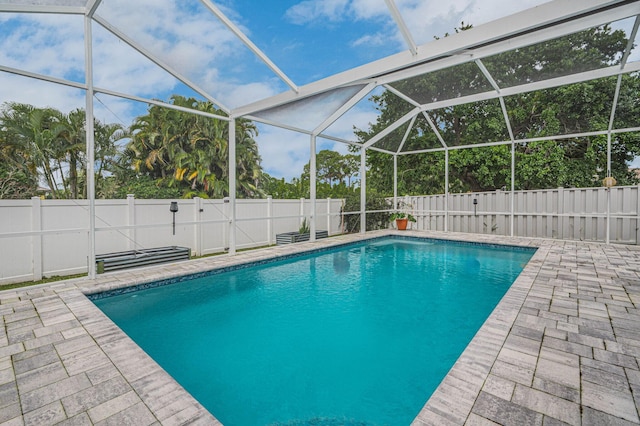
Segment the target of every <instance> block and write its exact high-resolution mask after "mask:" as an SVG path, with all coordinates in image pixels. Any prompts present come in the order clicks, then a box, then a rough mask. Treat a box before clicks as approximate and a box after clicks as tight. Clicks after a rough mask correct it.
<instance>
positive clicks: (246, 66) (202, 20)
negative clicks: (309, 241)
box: [0, 0, 544, 180]
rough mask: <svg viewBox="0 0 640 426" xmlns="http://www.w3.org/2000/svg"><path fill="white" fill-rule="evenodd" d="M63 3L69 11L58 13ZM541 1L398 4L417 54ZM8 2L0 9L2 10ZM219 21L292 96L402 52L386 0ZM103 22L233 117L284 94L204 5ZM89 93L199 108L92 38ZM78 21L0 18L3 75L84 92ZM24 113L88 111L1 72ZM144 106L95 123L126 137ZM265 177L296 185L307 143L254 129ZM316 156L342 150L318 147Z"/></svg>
mask: <svg viewBox="0 0 640 426" xmlns="http://www.w3.org/2000/svg"><path fill="white" fill-rule="evenodd" d="M62 2H63V3H64V2H65V1H62ZM543 2H544V1H542V0H520V1H513V0H451V1H448V2H442V1H435V0H396V5H397V7H398V9H399V11H400V13H401V15H402V16H403V19H404V20H405V22H406V24H407V27H408V28H409V29H410V31H411V33H412V36H413V38H414V40H415V42H416V43H417V44H418V45H419V44H423V43H426V42H429V41H432V40H433V38H434V36H443V35H444V34H446V33H453V32H454V31H455V28H456V27H457V26H459V25H460V23H461V22H464V23H471V24H473V25H476V26H477V25H480V24H482V23H486V22H489V21H491V20H494V19H497V18H500V17H502V16H506V15H509V14H511V13H515V12H518V11H520V10H524V9H527V8H529V7H534V6H536V5H539V4H541V3H543ZM2 3H3V0H0V4H2ZM213 4H214V5H215V6H216V7H217V8H218V9H220V10H221V11H222V12H223V13H224V14H225V15H226V16H227V17H228V18H229V19H230V20H231V21H232V22H233V23H234V25H236V26H237V27H238V28H239V29H240V30H241V31H242V32H243V33H244V34H245V35H246V36H247V37H248V38H249V39H250V40H251V41H252V42H253V43H254V44H255V45H256V46H257V47H258V48H259V49H260V50H261V51H263V52H264V53H265V54H266V55H267V56H268V57H269V58H270V59H271V61H272V62H273V63H275V64H276V66H277V67H278V68H279V69H280V70H281V71H282V72H283V73H284V74H286V75H287V77H288V78H290V79H291V80H292V81H293V82H294V83H295V84H296V85H298V86H302V85H305V84H308V83H310V82H313V81H316V80H318V79H321V78H324V77H327V76H330V75H333V74H335V73H338V72H341V71H345V70H348V69H350V68H353V67H355V66H359V65H362V64H365V63H368V62H370V61H373V60H376V59H381V58H383V57H385V56H388V55H392V54H394V53H398V52H400V51H402V50H406V49H407V46H406V44H405V42H404V40H403V38H402V36H401V34H400V32H399V30H398V27H397V26H396V25H395V23H394V21H393V19H392V17H391V15H390V13H389V11H388V9H387V6H386V4H385V1H384V0H303V1H293V0H270V1H267V2H265V1H264V0H217V1H213ZM97 17H98V18H99V19H98V21H99V22H102V23H105V25H108V26H111V27H112V28H113V29H114V31H119V32H121V33H123V34H124V35H126V36H127V37H129V38H130V39H132V40H134V41H135V42H136V43H139V44H141V45H143V46H145V47H146V48H147V49H148V50H149V52H150V53H151V54H153V55H155V56H156V57H157V58H159V59H160V60H161V61H163V62H164V63H166V64H168V65H169V66H170V67H172V68H173V69H174V70H176V71H178V72H179V73H180V74H181V75H182V76H183V77H184V78H185V79H188V80H189V81H190V82H191V83H192V86H193V85H195V86H198V87H199V88H202V89H203V90H204V91H207V92H208V93H211V94H212V95H213V98H214V100H215V102H216V104H217V105H219V106H223V107H225V108H234V107H237V106H241V105H244V104H247V103H250V102H253V101H255V100H258V99H262V98H266V97H269V96H272V95H275V94H277V93H281V92H283V91H286V90H288V86H287V85H286V83H285V82H283V81H282V79H280V78H279V77H278V76H277V74H275V73H273V72H272V71H271V70H270V69H269V68H268V67H267V66H266V65H265V64H264V63H263V62H262V61H261V60H259V59H258V58H256V57H255V55H253V53H252V52H250V51H249V50H248V49H247V48H246V47H245V46H244V45H243V44H242V43H241V42H240V41H239V40H238V38H237V37H236V36H235V35H234V34H233V33H232V32H231V31H229V30H228V29H227V28H226V27H225V26H224V25H223V24H222V23H221V22H220V21H219V20H218V18H217V17H215V16H214V15H213V14H212V13H210V11H209V10H207V9H206V8H205V6H204V5H203V3H202V2H200V1H199V0H180V1H179V2H177V1H174V0H136V1H133V2H132V1H130V0H103V1H102V3H101V5H100V6H99V8H98V9H97ZM92 28H93V37H94V41H93V69H94V74H93V77H94V84H95V86H96V87H100V88H104V89H110V90H114V91H119V92H125V93H128V94H133V95H136V96H140V97H145V98H154V99H161V100H168V99H169V97H170V96H171V95H172V94H176V93H177V94H181V95H185V96H195V97H197V98H200V99H202V96H201V95H200V94H198V93H197V92H196V91H194V90H192V89H191V88H189V87H188V86H186V85H184V84H183V83H181V82H180V81H179V80H178V79H176V78H175V77H173V76H172V75H170V74H169V73H167V72H166V71H164V70H163V69H161V68H160V67H158V66H157V65H156V64H154V63H153V62H151V61H150V60H148V59H147V58H145V57H144V56H143V55H141V54H140V53H139V52H137V51H135V50H134V49H132V48H131V47H129V46H128V45H127V44H126V43H124V42H123V41H121V40H119V39H118V38H117V37H115V36H114V35H113V34H112V33H111V32H109V31H107V30H106V29H105V28H104V27H103V26H102V25H101V24H99V23H94V24H93V26H92ZM83 29H84V24H83V19H82V17H79V16H67V15H49V14H48V15H44V14H16V13H0V65H2V66H5V67H12V68H17V69H20V70H26V71H29V72H34V73H38V74H44V75H47V76H52V77H56V78H61V79H66V80H70V81H74V82H78V83H83V82H84V81H85V71H84V68H85V67H84V46H83V44H84V38H83ZM9 101H12V102H23V103H29V104H32V105H35V106H39V107H44V106H50V107H54V108H57V109H59V110H61V111H64V112H68V111H71V110H73V109H76V108H84V106H85V100H84V92H83V91H82V90H80V89H75V88H69V87H65V86H61V85H58V84H52V83H46V82H42V81H39V80H35V79H31V78H27V77H22V76H16V75H13V74H9V73H4V72H0V104H1V103H4V102H9ZM146 108H147V105H146V104H142V103H138V102H133V101H128V100H124V99H121V98H117V97H112V96H107V95H104V94H98V95H97V96H96V99H95V109H96V118H97V119H99V120H100V121H103V122H108V123H120V124H123V125H125V126H128V125H129V124H131V122H132V121H133V119H134V118H135V117H136V116H138V115H142V114H144V113H145V111H146ZM375 116H376V111H375V109H374V108H373V106H372V105H371V104H370V103H369V102H367V101H366V100H365V101H363V102H361V103H359V104H358V105H357V106H356V108H354V110H353V111H350V112H349V113H348V115H347V116H345V117H343V119H341V120H339V122H336V123H335V125H334V126H332V128H331V129H330V132H329V133H331V134H332V135H334V136H338V137H341V138H344V139H349V140H353V139H354V137H353V126H356V127H357V128H361V129H366V128H367V127H368V123H371V122H373V121H374V120H375ZM256 140H257V142H258V145H259V150H260V154H261V156H262V166H263V168H264V169H265V171H266V172H267V173H269V174H270V175H272V176H275V177H284V178H286V179H287V180H289V179H291V178H292V177H297V176H299V175H300V173H301V172H302V169H303V166H304V164H306V163H307V162H308V160H309V155H310V153H309V136H308V135H303V134H298V133H295V132H292V131H288V130H283V129H279V128H275V127H272V126H267V125H259V135H258V137H257V138H256ZM318 149H336V150H338V151H339V152H342V153H346V152H347V149H346V146H345V145H343V144H340V143H335V142H332V141H328V140H323V139H321V140H319V147H318Z"/></svg>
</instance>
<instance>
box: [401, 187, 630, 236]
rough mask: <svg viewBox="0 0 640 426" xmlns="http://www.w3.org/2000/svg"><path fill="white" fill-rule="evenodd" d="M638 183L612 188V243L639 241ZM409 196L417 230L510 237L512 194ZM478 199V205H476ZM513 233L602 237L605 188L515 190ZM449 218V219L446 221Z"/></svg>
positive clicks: (406, 199) (604, 216) (605, 199)
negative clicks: (446, 201) (447, 200)
mask: <svg viewBox="0 0 640 426" xmlns="http://www.w3.org/2000/svg"><path fill="white" fill-rule="evenodd" d="M638 189H639V187H638V186H619V187H613V188H611V208H610V218H611V223H610V230H609V232H610V241H611V242H615V243H624V244H638V241H640V217H639V213H640V198H639V197H638V193H639V191H638ZM448 199H449V202H448V212H447V209H446V208H445V205H446V204H445V200H446V198H445V195H430V196H417V197H405V203H407V204H408V205H409V206H410V209H411V210H412V213H413V215H414V216H415V217H416V219H417V222H416V224H415V226H416V228H417V229H424V230H439V231H444V230H445V221H446V222H447V230H448V231H452V232H472V233H480V234H497V235H511V192H506V191H494V192H480V193H465V194H449V195H448ZM474 200H475V204H474ZM513 207H514V209H513V211H514V215H513V235H514V236H522V237H539V238H557V239H567V240H581V241H601V242H604V241H605V239H606V232H607V189H606V188H557V189H547V190H538V191H516V192H514V194H513ZM446 218H448V220H446Z"/></svg>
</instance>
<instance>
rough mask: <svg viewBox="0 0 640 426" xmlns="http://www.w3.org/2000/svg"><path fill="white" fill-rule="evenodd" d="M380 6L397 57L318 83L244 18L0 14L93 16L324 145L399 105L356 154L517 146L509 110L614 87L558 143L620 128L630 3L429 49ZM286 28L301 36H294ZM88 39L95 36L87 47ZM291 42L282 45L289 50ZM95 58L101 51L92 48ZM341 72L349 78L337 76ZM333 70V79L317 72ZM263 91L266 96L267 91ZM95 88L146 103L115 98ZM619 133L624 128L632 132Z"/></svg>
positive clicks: (602, 5)
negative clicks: (589, 85) (378, 107)
mask: <svg viewBox="0 0 640 426" xmlns="http://www.w3.org/2000/svg"><path fill="white" fill-rule="evenodd" d="M237 1H238V3H239V5H241V6H243V7H242V8H241V9H244V10H246V11H247V14H248V15H249V14H250V13H258V12H256V11H255V10H251V11H249V9H250V8H249V7H246V6H247V5H245V4H244V3H247V2H246V0H237ZM516 3H517V2H516ZM378 6H379V9H380V10H378V11H377V13H384V14H386V15H387V17H388V18H389V20H390V21H391V22H393V23H394V25H395V30H393V31H394V32H396V33H398V34H401V35H402V40H403V41H404V50H401V49H398V50H397V51H384V52H381V54H385V55H387V56H384V57H379V58H378V59H375V60H374V61H373V62H369V63H358V62H354V61H353V60H352V59H351V58H347V57H345V56H344V55H342V56H340V55H341V52H342V51H341V50H340V46H330V48H332V49H334V50H335V54H336V58H335V59H336V61H334V62H335V63H337V64H338V65H331V64H324V65H322V64H320V65H319V66H318V65H314V67H315V70H316V71H317V72H316V73H315V74H313V75H317V76H319V77H320V79H319V80H315V81H311V80H310V79H309V77H308V75H302V74H301V73H300V70H301V69H302V68H301V67H300V68H292V67H291V65H287V66H288V67H290V68H289V69H283V68H281V67H280V66H279V63H281V62H283V61H282V58H283V55H285V54H286V49H276V48H274V45H270V44H269V43H267V42H265V40H264V39H263V38H264V37H265V36H266V35H268V34H267V31H266V30H262V29H260V28H258V27H256V26H255V25H254V24H253V21H252V20H251V19H250V18H251V17H247V18H245V17H243V16H237V14H236V12H233V11H231V10H230V9H228V8H225V7H224V6H223V5H217V4H215V3H214V2H211V1H210V0H182V1H180V2H171V6H170V9H169V10H167V9H163V10H160V9H159V6H157V7H156V6H155V4H154V3H153V2H135V1H134V2H131V1H128V0H0V12H5V13H9V14H18V13H27V14H67V15H76V16H78V18H79V19H82V17H88V18H90V19H91V20H92V22H93V23H94V24H96V25H94V27H96V28H97V29H99V30H100V31H102V32H106V33H108V34H109V35H110V37H116V38H117V39H118V40H120V41H121V42H123V43H124V44H126V45H128V46H130V47H131V48H132V49H133V50H134V51H135V52H137V54H138V55H140V56H141V57H143V58H144V60H146V61H151V62H153V63H154V64H155V65H157V66H158V67H160V68H162V69H163V70H165V71H166V72H167V73H169V74H170V75H171V76H172V77H173V78H176V79H178V80H179V81H180V82H182V83H183V84H185V85H186V86H188V87H189V88H190V89H191V90H192V91H193V92H194V93H197V94H198V95H199V96H201V97H202V98H204V99H207V100H209V101H211V102H212V103H214V104H215V105H216V106H217V107H219V108H220V110H221V111H223V112H224V114H226V115H228V116H233V117H241V116H242V117H248V118H251V119H254V120H257V121H262V122H264V123H268V124H271V125H275V126H280V127H283V128H287V129H292V130H296V131H300V132H303V133H308V134H314V135H319V136H321V137H322V136H323V135H324V134H323V132H324V131H325V130H326V129H327V128H329V127H330V126H331V124H332V123H334V122H336V120H338V119H339V118H340V117H342V116H343V115H345V114H346V113H347V112H348V111H349V110H350V109H351V108H353V107H354V106H355V105H357V104H358V103H359V102H361V101H362V100H363V99H366V98H367V96H369V95H370V94H371V93H379V92H380V91H381V90H382V92H383V95H382V96H389V97H391V96H392V97H394V98H395V99H399V100H400V101H401V102H402V108H400V109H399V110H398V111H397V115H396V116H391V117H378V121H377V123H373V126H374V127H377V129H376V131H372V132H371V133H370V134H371V137H370V138H369V139H368V140H366V141H358V143H361V144H362V145H363V146H365V147H367V148H372V149H379V150H382V151H386V152H389V153H410V152H424V151H429V150H439V149H445V148H450V147H462V146H469V145H474V146H478V145H481V144H495V143H511V142H513V141H522V140H524V141H526V140H527V137H528V135H527V133H526V132H519V131H518V128H519V127H518V126H517V124H518V123H517V117H513V115H512V112H511V110H510V107H511V106H513V105H516V104H517V103H518V99H519V97H522V96H526V94H528V93H533V92H539V91H553V90H554V89H555V88H558V87H561V86H565V85H570V84H574V83H577V82H585V81H607V80H606V79H612V78H613V79H617V84H614V85H613V87H615V90H613V91H612V93H611V103H610V108H611V116H612V119H611V120H610V123H608V125H607V123H605V124H604V125H603V126H601V128H593V127H591V128H588V129H587V128H584V126H579V125H576V126H574V127H575V129H574V128H572V129H569V130H567V132H569V133H578V134H580V133H581V132H582V133H585V132H586V133H589V132H590V133H589V134H594V132H595V133H597V132H607V131H608V132H611V131H613V130H623V129H616V128H615V126H616V123H618V122H619V120H616V119H615V111H616V106H617V103H618V95H617V93H618V92H620V88H621V86H622V88H623V89H624V81H623V79H622V78H621V77H620V76H622V75H633V73H635V72H637V71H640V62H639V61H638V58H639V57H640V55H638V53H637V49H638V48H637V47H636V45H637V44H638V43H637V41H636V35H637V30H638V23H639V21H638V15H639V14H640V0H633V1H631V0H626V1H624V0H616V1H613V0H581V1H579V2H578V1H575V0H554V1H551V2H547V3H542V4H539V5H538V6H536V7H534V8H531V9H528V10H524V11H519V12H517V13H515V14H513V15H510V16H506V17H503V18H500V19H498V20H495V21H492V22H488V23H483V24H481V25H476V26H475V27H473V28H471V29H468V30H466V31H461V32H459V33H455V34H452V35H450V36H447V37H442V38H440V39H437V40H431V41H428V42H425V41H426V40H430V37H431V36H433V34H431V36H429V37H427V36H426V35H425V32H426V31H428V29H425V28H422V27H421V26H420V25H419V19H418V20H416V19H415V17H412V16H407V14H406V13H405V14H403V10H402V9H401V8H399V7H398V4H396V1H394V0H385V1H384V5H382V2H380V5H378ZM277 7H278V6H276V5H271V4H269V6H268V7H267V9H265V10H264V11H263V12H261V13H264V14H269V13H281V12H278V11H277V10H276V11H274V10H272V9H275V8H277ZM371 13H373V12H371ZM1 22H2V21H0V26H1V25H3V24H2V23H1ZM143 23H144V24H143ZM342 24H344V25H345V28H347V27H349V28H357V27H358V25H361V23H360V22H359V21H358V20H357V19H356V20H353V21H349V22H343V23H342ZM295 28H297V29H296V31H311V30H309V29H308V28H304V26H297V27H295ZM385 30H388V28H386V29H385ZM292 31H293V30H292ZM354 31H355V30H354ZM603 31H604V32H607V31H609V32H617V33H616V34H618V35H620V37H617V38H616V42H615V43H612V44H611V45H610V46H606V47H604V48H603V47H602V46H592V45H591V41H592V40H593V39H594V34H598V33H601V32H603ZM95 33H96V30H95V29H94V38H95V37H96V36H95ZM98 34H99V36H101V35H100V34H101V33H100V32H99V31H98ZM247 34H251V37H249V36H247ZM85 36H86V35H85ZM295 36H296V34H295V33H293V32H292V33H291V34H290V37H291V38H292V39H293V38H295ZM254 37H255V39H254ZM318 46H319V47H318V48H320V47H321V43H318ZM93 47H94V51H95V50H97V49H99V44H98V43H97V42H96V41H95V39H94V41H93ZM85 48H86V47H85ZM596 50H597V51H598V52H600V54H599V55H597V54H596V53H594V52H596ZM602 52H605V53H602ZM95 53H96V52H94V54H95ZM194 58H198V60H197V61H194ZM223 59H224V60H223ZM299 62H301V63H303V62H305V60H300V61H299ZM345 66H350V68H348V69H347V68H344V69H341V67H345ZM0 71H4V72H9V73H14V74H18V75H24V76H27V77H33V78H39V79H42V80H47V81H51V82H53V83H56V84H66V85H69V86H72V87H77V88H86V87H88V85H87V83H86V82H79V81H78V80H77V79H76V80H75V81H74V80H70V79H68V78H64V77H63V78H60V77H58V76H55V77H52V76H48V75H47V74H46V73H40V72H33V71H25V70H21V69H19V68H16V67H11V66H9V65H7V64H3V63H2V62H0ZM332 71H337V72H334V73H333V74H331V75H329V74H327V73H331V72H332ZM309 75H311V74H309ZM80 80H82V79H80ZM266 81H268V88H267V87H266V86H265V84H263V83H264V82H266ZM230 82H231V83H230ZM94 90H95V91H96V92H98V93H100V92H102V93H106V94H109V95H111V96H121V97H123V98H129V99H134V100H139V101H145V99H146V98H145V97H144V96H142V95H141V94H139V93H127V92H126V91H125V90H122V91H119V90H112V89H108V88H102V87H94ZM133 91H135V90H133ZM272 93H279V94H277V95H275V96H274V95H272ZM623 93H624V90H623ZM154 102H156V103H157V101H154ZM454 107H463V108H465V111H468V114H469V116H470V115H472V114H477V113H479V112H478V111H480V110H481V111H482V113H483V114H485V115H489V117H485V118H486V119H487V120H490V122H491V123H493V125H492V128H493V129H494V131H493V132H491V133H487V134H483V135H482V136H478V132H476V131H474V129H469V128H464V127H463V128H455V129H454V128H449V126H448V124H447V120H446V117H447V114H448V113H449V112H450V109H451V108H454ZM636 126H637V124H636V125H635V126H631V128H632V129H631V130H633V128H634V127H636ZM623 127H624V129H626V130H629V127H630V126H629V124H628V121H625V124H623ZM636 130H638V129H636ZM567 132H565V133H567ZM324 136H327V137H329V136H328V135H324ZM331 138H332V139H336V138H335V137H331ZM344 142H348V143H353V142H352V141H346V140H345V141H344Z"/></svg>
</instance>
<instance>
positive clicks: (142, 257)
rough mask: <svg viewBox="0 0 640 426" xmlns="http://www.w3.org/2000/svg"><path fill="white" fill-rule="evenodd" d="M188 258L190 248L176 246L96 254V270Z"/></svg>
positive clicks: (133, 266) (114, 269) (102, 270)
mask: <svg viewBox="0 0 640 426" xmlns="http://www.w3.org/2000/svg"><path fill="white" fill-rule="evenodd" d="M190 258H191V249H189V248H188V247H177V246H169V247H157V248H150V249H140V250H127V251H120V252H116V253H106V254H98V255H96V272H97V273H98V274H102V273H103V272H109V271H117V270H120V269H126V268H135V267H137V266H146V265H155V264H157V263H165V262H174V261H177V260H189V259H190Z"/></svg>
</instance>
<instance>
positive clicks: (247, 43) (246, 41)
mask: <svg viewBox="0 0 640 426" xmlns="http://www.w3.org/2000/svg"><path fill="white" fill-rule="evenodd" d="M200 1H201V3H202V4H204V5H205V7H206V8H207V9H209V11H210V12H211V13H213V14H214V15H215V16H216V17H217V18H218V19H219V20H220V21H222V23H223V24H224V25H225V26H226V27H227V28H228V29H229V30H230V31H231V32H232V33H234V34H235V35H236V37H238V38H239V39H240V40H241V41H242V43H244V45H245V46H247V47H248V48H249V50H251V51H252V52H253V54H254V55H256V56H257V57H258V58H260V60H261V61H262V62H264V63H265V65H267V66H268V67H269V69H270V70H271V71H273V72H274V73H275V74H276V75H277V76H278V77H280V79H281V80H282V81H284V82H285V83H286V84H287V86H289V87H290V88H291V89H293V91H295V92H297V91H298V86H297V85H296V84H295V83H294V82H293V81H291V79H290V78H289V77H287V75H286V74H285V73H284V72H282V70H281V69H280V68H278V66H277V65H276V64H274V63H273V61H272V60H271V59H270V58H269V57H268V56H267V55H266V54H265V53H264V52H263V51H262V50H260V49H259V48H258V46H256V45H255V44H254V43H253V42H252V41H251V40H250V39H249V37H247V36H246V35H245V34H244V33H243V32H242V31H241V30H240V28H238V27H237V26H236V25H235V24H234V23H233V22H231V20H230V19H229V18H227V17H226V15H225V14H224V13H222V11H221V10H220V9H218V8H217V7H216V6H215V5H214V4H213V3H211V2H210V1H209V0H200Z"/></svg>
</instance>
